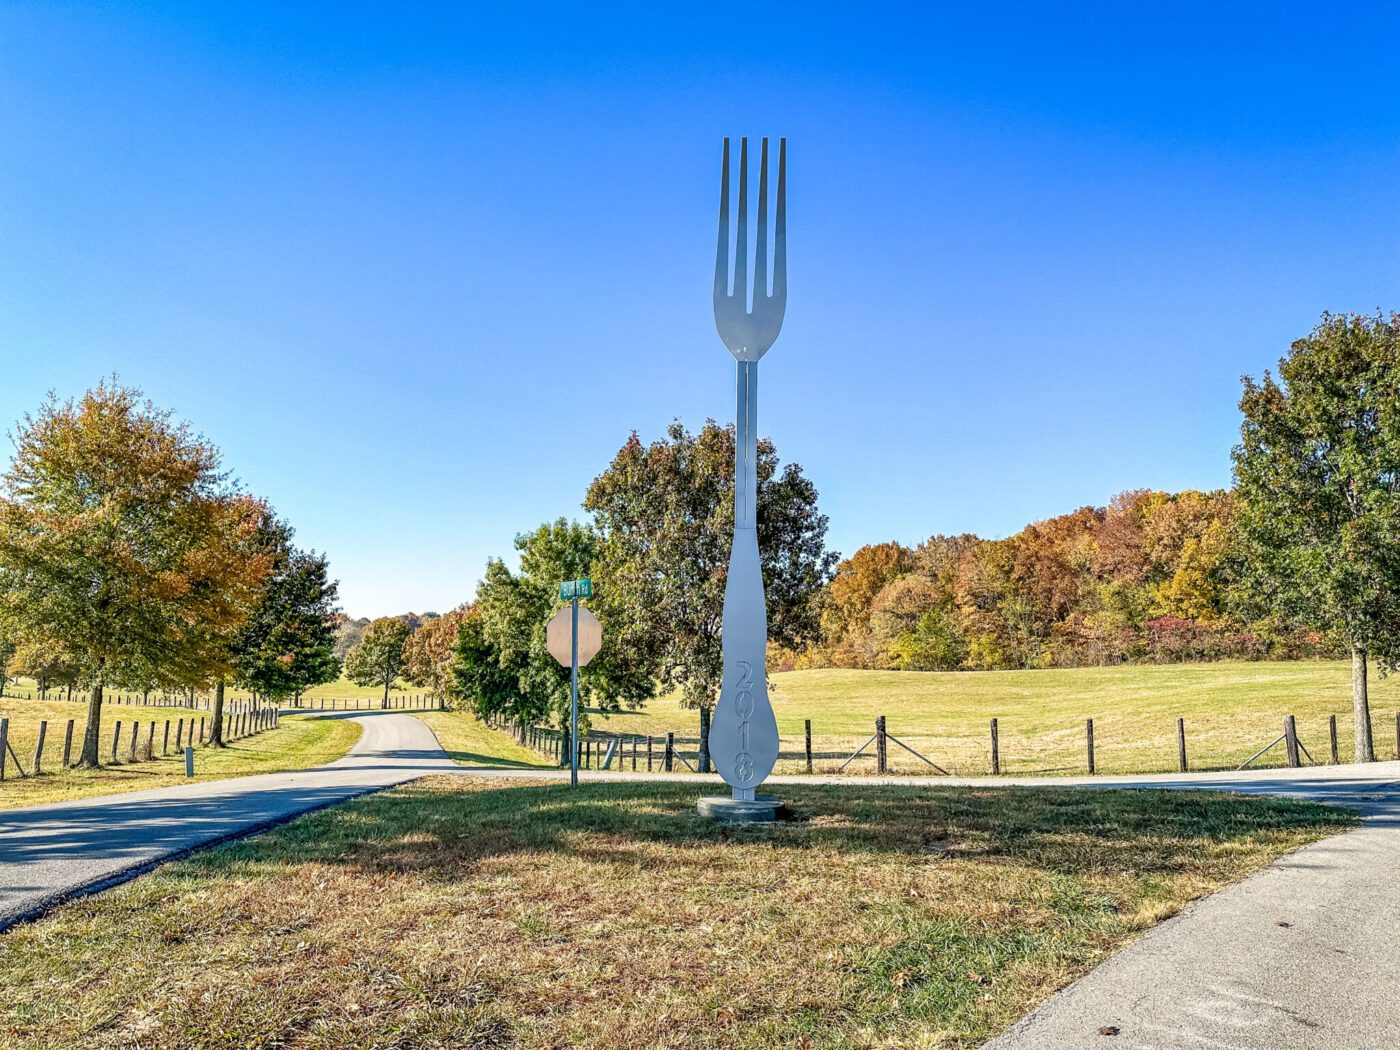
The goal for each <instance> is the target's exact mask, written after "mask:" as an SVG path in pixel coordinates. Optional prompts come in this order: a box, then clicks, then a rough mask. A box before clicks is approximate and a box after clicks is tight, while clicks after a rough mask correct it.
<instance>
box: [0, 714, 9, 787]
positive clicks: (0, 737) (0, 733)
mask: <svg viewBox="0 0 1400 1050" xmlns="http://www.w3.org/2000/svg"><path fill="white" fill-rule="evenodd" d="M9 757H10V720H9V719H8V718H0V782H3V781H4V779H5V762H6V761H7V760H8V759H9Z"/></svg>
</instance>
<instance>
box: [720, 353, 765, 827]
mask: <svg viewBox="0 0 1400 1050" xmlns="http://www.w3.org/2000/svg"><path fill="white" fill-rule="evenodd" d="M738 365H739V367H738V377H737V384H736V385H737V401H738V405H737V407H738V411H737V413H736V426H735V435H734V543H733V546H732V547H731V548H730V551H729V575H728V577H727V579H726V580H725V585H724V623H723V644H724V679H723V682H722V684H721V686H720V697H719V703H718V704H717V705H716V707H715V716H714V719H713V720H712V721H711V724H710V756H711V758H713V759H714V763H715V768H716V769H718V770H719V773H720V776H722V777H724V779H725V781H726V782H727V783H728V784H729V785H730V786H731V787H732V788H733V789H734V797H735V798H736V799H749V800H752V799H753V797H754V790H755V788H757V787H758V785H759V784H761V783H762V782H763V781H764V780H765V779H766V778H767V776H768V774H769V773H770V772H772V770H773V764H774V763H775V762H776V761H777V760H778V723H777V720H776V719H775V718H774V717H773V708H772V705H771V704H769V702H768V675H767V658H768V610H767V608H766V603H765V600H764V596H763V566H762V563H761V561H760V560H759V553H758V528H757V520H758V515H757V500H758V362H757V361H740V362H739V363H738Z"/></svg>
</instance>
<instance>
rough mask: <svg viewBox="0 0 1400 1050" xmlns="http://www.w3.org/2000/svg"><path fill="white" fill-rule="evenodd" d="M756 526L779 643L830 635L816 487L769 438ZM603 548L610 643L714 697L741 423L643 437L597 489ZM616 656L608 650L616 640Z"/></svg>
mask: <svg viewBox="0 0 1400 1050" xmlns="http://www.w3.org/2000/svg"><path fill="white" fill-rule="evenodd" d="M757 466H758V495H757V527H758V549H759V558H760V561H761V563H762V567H763V581H764V588H765V591H766V594H767V604H768V637H769V641H770V642H773V643H774V644H776V645H779V646H782V647H784V648H787V649H795V650H796V649H802V648H804V647H805V646H807V645H808V644H809V643H810V642H812V641H814V640H816V638H817V637H818V634H819V622H818V610H817V605H816V597H817V595H818V593H819V591H820V590H821V588H822V586H823V585H824V584H825V583H826V581H827V579H828V578H829V577H830V575H831V569H832V566H833V564H834V562H835V560H836V555H834V554H829V553H828V552H827V550H826V525H827V521H826V517H825V516H824V515H823V514H821V513H820V512H819V511H818V509H817V491H816V488H815V487H814V486H813V485H812V483H811V481H810V480H808V478H807V477H806V476H805V475H804V474H803V473H802V468H801V467H799V466H798V465H797V464H795V463H790V464H787V465H786V466H781V467H780V465H779V462H778V454H777V450H776V449H775V448H774V447H773V443H772V442H771V441H769V440H767V439H763V440H760V441H759V443H758V465H757ZM584 506H585V507H586V508H587V509H588V510H590V511H592V512H593V515H594V521H595V523H596V526H597V528H598V533H599V538H600V545H599V550H598V558H597V569H596V571H595V572H594V578H595V580H596V581H597V582H598V584H599V588H600V591H599V593H600V596H601V598H602V601H603V615H602V616H600V618H601V619H602V620H603V623H604V628H605V634H604V637H605V638H610V639H612V641H611V642H609V643H608V644H613V645H616V647H617V650H618V652H620V653H630V654H634V655H635V658H636V661H637V664H638V666H639V667H644V666H646V665H647V664H648V663H651V664H653V665H654V667H655V670H656V680H657V681H658V682H659V684H660V686H661V688H663V689H672V688H679V689H680V690H681V695H682V699H683V701H684V702H685V703H687V704H689V705H691V706H697V707H700V706H703V707H708V706H710V705H712V704H713V703H714V701H715V698H716V695H717V693H718V691H719V685H720V680H721V677H722V673H723V654H722V647H721V638H720V627H721V620H722V617H723V607H724V585H725V579H726V576H727V573H728V564H729V548H730V545H731V543H732V539H733V528H734V430H733V428H732V427H721V426H718V425H717V424H715V423H714V422H713V421H710V422H708V423H706V424H705V426H704V427H703V428H702V429H701V430H700V432H699V433H696V434H692V433H690V432H689V431H687V430H686V429H685V428H684V427H683V426H682V425H681V424H680V423H674V424H672V425H671V427H670V428H669V429H668V430H667V434H666V437H665V438H664V439H662V440H659V441H656V442H653V443H652V444H651V445H643V444H642V442H641V441H640V440H639V439H638V437H637V435H636V434H633V435H632V436H631V437H630V438H629V439H628V440H627V442H626V444H624V445H623V446H622V448H621V449H620V450H619V451H618V453H617V455H616V456H615V457H614V459H613V461H612V463H611V464H610V465H609V467H608V469H607V470H605V471H604V472H603V473H602V474H600V475H599V476H598V477H597V478H595V479H594V481H593V484H592V485H590V486H589V489H588V495H587V498H586V499H585V501H584ZM605 651H606V646H605Z"/></svg>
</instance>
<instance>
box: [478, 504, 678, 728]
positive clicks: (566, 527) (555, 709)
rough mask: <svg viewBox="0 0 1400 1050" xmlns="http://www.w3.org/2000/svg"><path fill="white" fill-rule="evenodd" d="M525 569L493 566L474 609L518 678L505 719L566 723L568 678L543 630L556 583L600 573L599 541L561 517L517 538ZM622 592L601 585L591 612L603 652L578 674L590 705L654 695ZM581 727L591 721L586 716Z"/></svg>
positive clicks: (615, 704)
mask: <svg viewBox="0 0 1400 1050" xmlns="http://www.w3.org/2000/svg"><path fill="white" fill-rule="evenodd" d="M515 548H516V550H517V551H518V552H519V555H520V571H519V572H518V573H512V572H511V571H510V570H509V569H508V568H507V567H506V566H505V564H504V563H502V562H500V561H498V560H492V561H491V562H489V563H488V564H487V566H486V575H485V577H484V578H483V579H482V581H481V584H480V586H479V587H478V588H477V600H476V609H477V611H478V612H479V614H480V616H481V622H482V629H483V633H484V636H485V638H486V640H487V641H488V642H489V643H490V644H491V645H492V646H494V648H495V651H496V653H497V658H498V660H499V662H500V665H501V667H503V668H505V669H507V670H509V671H510V672H511V673H512V674H513V675H514V678H515V692H514V695H513V696H512V697H511V699H510V707H509V709H508V710H506V711H503V712H502V713H504V714H507V715H508V716H509V717H512V718H517V719H519V720H521V721H524V722H540V721H545V722H552V723H554V724H557V725H563V724H564V722H565V721H566V716H567V713H568V710H569V673H568V671H566V670H565V669H564V668H563V667H561V666H560V664H559V663H558V661H556V660H555V659H554V657H553V656H551V655H550V653H549V650H548V648H547V646H546V644H545V625H546V624H547V623H548V622H549V619H550V617H551V616H553V615H554V613H555V612H556V611H557V610H559V609H560V608H562V607H563V606H562V605H561V603H560V602H559V598H558V595H559V584H560V582H561V581H564V580H574V579H580V578H582V577H585V576H594V577H596V576H597V575H598V574H599V572H600V571H601V565H600V564H599V563H598V561H597V557H598V537H597V535H596V534H595V533H594V532H593V530H592V529H591V528H590V527H589V526H587V525H584V524H579V523H577V522H571V521H566V520H564V519H563V518H560V519H559V520H558V521H555V522H552V523H550V524H546V525H541V526H540V527H539V528H537V529H535V530H534V531H533V532H528V533H524V534H522V535H520V536H517V537H516V538H515ZM622 597H623V596H622V594H621V592H617V593H614V594H613V595H612V596H611V599H610V597H609V588H608V587H607V586H606V585H604V584H602V583H598V585H597V586H596V587H595V590H594V597H593V598H592V599H590V600H589V603H588V604H589V607H590V608H591V609H592V610H593V612H594V613H595V614H596V615H597V617H598V619H599V621H600V622H601V623H602V626H603V649H602V652H600V653H599V654H598V656H597V657H595V658H594V660H593V662H592V663H590V664H589V665H588V666H587V667H585V668H584V669H583V670H582V671H581V672H580V674H579V692H580V695H581V697H582V698H583V701H584V702H585V703H586V704H587V705H588V706H591V707H598V708H603V709H605V710H619V709H621V708H622V707H623V706H624V705H626V706H636V705H637V704H640V703H642V702H643V701H644V700H646V699H647V698H648V697H650V696H651V695H652V693H653V691H654V689H655V674H654V665H653V663H652V662H649V661H648V659H647V654H646V651H645V650H644V649H640V648H639V647H638V646H636V645H634V644H630V643H629V640H628V638H627V636H626V633H625V626H626V622H625V620H623V619H622V618H621V616H620V615H619V613H618V611H617V608H618V604H619V602H618V601H617V599H621V598H622ZM584 721H585V722H586V721H587V718H586V716H585V719H584Z"/></svg>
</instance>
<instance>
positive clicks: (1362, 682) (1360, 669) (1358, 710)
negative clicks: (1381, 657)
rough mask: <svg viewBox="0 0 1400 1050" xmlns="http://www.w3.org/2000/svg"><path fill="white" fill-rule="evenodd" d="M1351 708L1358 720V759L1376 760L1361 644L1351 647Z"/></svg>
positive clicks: (1364, 659)
mask: <svg viewBox="0 0 1400 1050" xmlns="http://www.w3.org/2000/svg"><path fill="white" fill-rule="evenodd" d="M1351 708H1352V715H1353V717H1354V718H1355V720H1356V759H1355V760H1356V761H1357V762H1374V761H1375V760H1376V751H1375V747H1374V746H1373V745H1372V743H1371V702H1370V699H1369V698H1368V697H1367V695H1366V650H1365V649H1363V648H1361V646H1359V645H1354V646H1352V648H1351Z"/></svg>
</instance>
